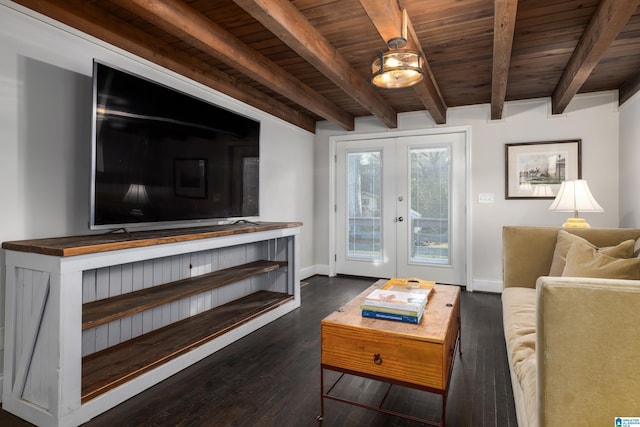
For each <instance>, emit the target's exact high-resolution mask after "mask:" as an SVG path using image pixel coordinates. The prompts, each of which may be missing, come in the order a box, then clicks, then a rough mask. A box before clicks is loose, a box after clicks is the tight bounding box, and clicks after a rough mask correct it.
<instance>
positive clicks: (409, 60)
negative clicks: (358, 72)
mask: <svg viewBox="0 0 640 427" xmlns="http://www.w3.org/2000/svg"><path fill="white" fill-rule="evenodd" d="M406 45H407V11H406V9H403V10H402V35H401V37H394V38H392V39H391V40H389V41H387V46H389V50H388V51H387V52H382V51H380V53H379V54H378V55H377V56H376V57H375V58H373V63H372V64H371V73H372V75H371V82H372V83H373V84H374V85H375V86H378V87H381V88H385V89H398V88H405V87H409V86H413V85H414V84H416V83H418V82H419V81H420V80H422V76H423V62H424V58H423V56H422V53H421V52H418V51H417V50H413V49H403V48H404V47H405V46H406Z"/></svg>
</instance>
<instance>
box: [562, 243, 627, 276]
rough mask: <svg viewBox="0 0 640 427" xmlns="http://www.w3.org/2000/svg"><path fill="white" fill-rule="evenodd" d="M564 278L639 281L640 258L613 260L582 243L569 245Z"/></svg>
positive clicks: (563, 273)
mask: <svg viewBox="0 0 640 427" xmlns="http://www.w3.org/2000/svg"><path fill="white" fill-rule="evenodd" d="M562 275H563V276H564V277H599V278H603V279H630V280H640V258H626V259H625V258H615V257H611V256H609V255H605V254H603V253H602V252H598V251H597V250H596V249H595V248H593V247H590V246H589V245H585V244H582V243H574V244H572V245H571V248H570V249H569V252H568V253H567V261H566V265H565V267H564V270H563V272H562Z"/></svg>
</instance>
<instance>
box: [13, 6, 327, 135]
mask: <svg viewBox="0 0 640 427" xmlns="http://www.w3.org/2000/svg"><path fill="white" fill-rule="evenodd" d="M16 3H18V4H21V5H22V6H25V7H27V8H29V9H32V10H34V11H36V12H39V13H42V14H43V15H46V16H49V17H51V18H53V19H55V20H57V21H60V22H62V23H64V24H66V25H69V26H70V27H73V28H75V29H77V30H79V31H82V32H84V33H86V34H89V35H91V36H93V37H96V38H98V39H100V40H103V41H105V42H107V43H110V44H112V45H114V46H116V47H118V48H120V49H123V50H126V51H128V52H131V53H133V54H134V55H137V56H139V57H141V58H144V59H146V60H148V61H150V62H153V63H155V64H158V65H160V66H162V67H165V68H167V69H169V70H171V71H174V72H176V73H178V74H181V75H183V76H185V77H187V78H190V79H191V80H194V81H196V82H198V83H201V84H203V85H205V86H207V87H210V88H212V89H214V90H217V91H219V92H222V93H224V94H226V95H228V96H230V97H232V98H235V99H237V100H239V101H242V102H244V103H246V104H249V105H251V106H253V107H255V108H258V109H259V110H262V111H265V112H267V113H269V114H272V115H273V116H275V117H278V118H280V119H282V120H285V121H287V122H289V123H291V124H293V125H295V126H298V127H300V128H302V129H305V130H307V131H309V132H314V133H315V127H316V123H315V120H314V119H313V118H311V117H309V116H307V115H305V114H302V113H300V112H298V111H296V110H294V109H293V108H291V107H289V106H288V105H285V104H283V103H281V102H279V101H277V100H274V99H273V98H271V97H269V96H267V95H265V94H264V93H262V92H260V91H259V90H257V89H255V88H253V87H251V86H248V85H246V84H243V83H241V82H238V81H237V80H236V79H234V78H233V77H231V76H229V75H227V74H225V73H223V72H222V71H219V70H217V69H215V68H213V67H211V66H209V65H208V64H206V63H204V62H203V61H200V60H197V59H194V58H193V57H191V56H189V55H186V54H185V53H183V52H180V51H177V50H175V49H171V48H170V47H167V45H166V44H164V43H158V40H157V39H156V38H154V37H151V36H149V35H148V34H146V33H144V32H142V31H140V30H138V29H135V28H133V27H130V26H125V25H123V24H122V22H120V21H118V20H116V19H115V18H114V17H113V16H112V15H109V14H106V13H105V12H104V11H102V10H100V9H98V8H96V7H94V6H92V5H91V4H88V3H87V2H86V1H85V0H48V1H46V2H43V1H41V0H17V1H16Z"/></svg>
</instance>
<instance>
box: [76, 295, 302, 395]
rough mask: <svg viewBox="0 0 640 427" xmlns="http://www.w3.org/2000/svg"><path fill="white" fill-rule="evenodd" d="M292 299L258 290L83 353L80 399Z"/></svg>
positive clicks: (211, 338) (116, 383) (139, 373)
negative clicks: (135, 336)
mask: <svg viewBox="0 0 640 427" xmlns="http://www.w3.org/2000/svg"><path fill="white" fill-rule="evenodd" d="M292 299H293V297H292V296H290V295H287V294H281V293H277V292H268V291H259V292H256V293H254V294H251V295H248V296H246V297H243V298H240V299H237V300H235V301H232V302H230V303H227V304H224V305H222V306H220V307H218V308H214V309H212V310H209V311H206V312H204V313H201V314H198V315H196V316H192V317H190V318H188V319H185V320H182V321H180V322H176V323H172V324H171V325H168V326H165V327H164V328H161V329H157V330H155V331H153V332H150V333H148V334H144V335H142V336H140V337H138V338H134V339H132V340H130V341H127V342H125V343H122V344H118V345H116V346H113V347H109V348H107V349H106V350H102V351H100V352H97V353H93V354H91V355H89V356H86V357H84V358H83V359H82V402H83V403H84V402H86V401H88V400H90V399H93V398H95V397H96V396H99V395H100V394H102V393H105V392H106V391H109V390H111V389H112V388H114V387H117V386H118V385H120V384H122V383H124V382H127V381H130V380H131V379H132V378H134V377H136V376H138V375H142V374H143V373H145V372H147V371H149V370H151V369H153V368H154V367H156V366H158V365H160V364H162V363H165V362H166V361H168V360H170V359H173V358H176V357H178V356H180V355H182V354H184V353H186V352H188V351H190V350H191V349H193V348H194V347H197V346H199V345H202V344H203V343H205V342H207V341H211V340H213V339H214V338H216V337H218V336H220V335H222V334H224V333H225V332H228V331H229V330H231V329H233V328H236V327H238V326H240V325H241V324H243V323H246V322H247V321H249V320H251V319H252V318H254V317H256V316H259V315H260V314H262V313H264V312H266V311H268V310H271V309H272V308H273V307H275V306H278V305H281V304H283V303H284V302H287V301H290V300H292Z"/></svg>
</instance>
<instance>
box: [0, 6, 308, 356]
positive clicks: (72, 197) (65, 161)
mask: <svg viewBox="0 0 640 427" xmlns="http://www.w3.org/2000/svg"><path fill="white" fill-rule="evenodd" d="M0 22H1V23H2V25H0V153H1V155H0V195H1V196H0V197H1V198H0V200H2V209H0V241H8V240H22V239H30V238H37V237H54V236H65V235H73V234H87V233H89V229H88V226H87V224H88V221H89V175H90V161H91V157H90V156H91V140H90V137H91V126H90V119H91V113H90V111H91V110H90V108H91V73H92V60H93V58H97V59H100V60H102V61H105V62H107V63H110V64H113V65H116V66H119V67H122V68H123V69H126V70H130V71H132V72H135V73H137V74H140V75H144V76H146V77H148V78H151V79H153V80H156V81H158V82H161V83H163V84H165V85H168V86H171V87H175V88H177V89H179V90H181V91H183V92H187V93H189V94H192V95H194V96H197V97H200V98H202V99H205V100H207V101H209V102H212V103H215V104H217V105H220V106H222V107H225V108H228V109H230V110H233V111H236V112H238V113H241V114H244V115H246V116H249V117H252V118H254V119H257V120H260V121H261V164H260V179H261V188H260V190H261V193H260V207H261V217H260V218H261V220H264V221H302V222H303V223H304V226H303V229H302V234H301V241H302V245H301V270H302V273H301V277H303V278H304V277H306V276H308V275H309V274H313V270H314V268H313V264H314V249H313V245H312V244H311V243H310V242H313V229H314V226H313V223H314V215H313V201H314V200H313V182H314V181H313V179H314V178H313V135H312V134H310V133H309V132H306V131H304V130H301V129H299V128H297V127H295V126H292V125H290V124H288V123H286V122H283V121H282V120H279V119H276V118H274V117H272V116H269V115H267V114H266V113H263V112H261V111H259V110H257V109H255V108H253V107H250V106H247V105H245V104H242V103H240V102H239V101H236V100H234V99H231V98H229V97H227V96H225V95H222V94H219V93H217V92H215V91H213V90H211V89H208V88H206V87H204V86H202V85H200V84H198V83H195V82H191V81H189V80H188V79H185V78H184V77H181V76H178V75H176V74H174V73H172V72H169V71H167V70H164V69H162V68H160V67H158V66H155V65H153V64H151V63H149V62H147V61H144V60H141V59H139V58H136V57H135V56H133V55H131V54H128V53H126V52H124V51H121V50H120V49H117V48H114V47H112V46H109V45H107V44H106V43H103V42H100V41H98V40H96V39H93V38H91V37H89V36H86V35H83V34H81V33H79V32H77V31H75V30H73V29H71V28H68V27H65V26H63V25H61V24H56V23H55V22H54V21H52V20H50V19H48V18H45V17H42V16H40V15H37V14H35V13H33V12H30V11H28V10H27V9H24V8H22V7H20V6H18V5H15V4H13V3H11V2H8V1H6V0H0ZM0 265H1V267H0V273H1V276H0V315H1V316H0V349H2V347H3V346H2V337H3V336H4V334H3V333H1V332H2V325H4V288H5V272H4V252H3V251H1V252H0ZM1 355H2V354H1V353H0V358H1ZM0 366H1V364H0Z"/></svg>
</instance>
